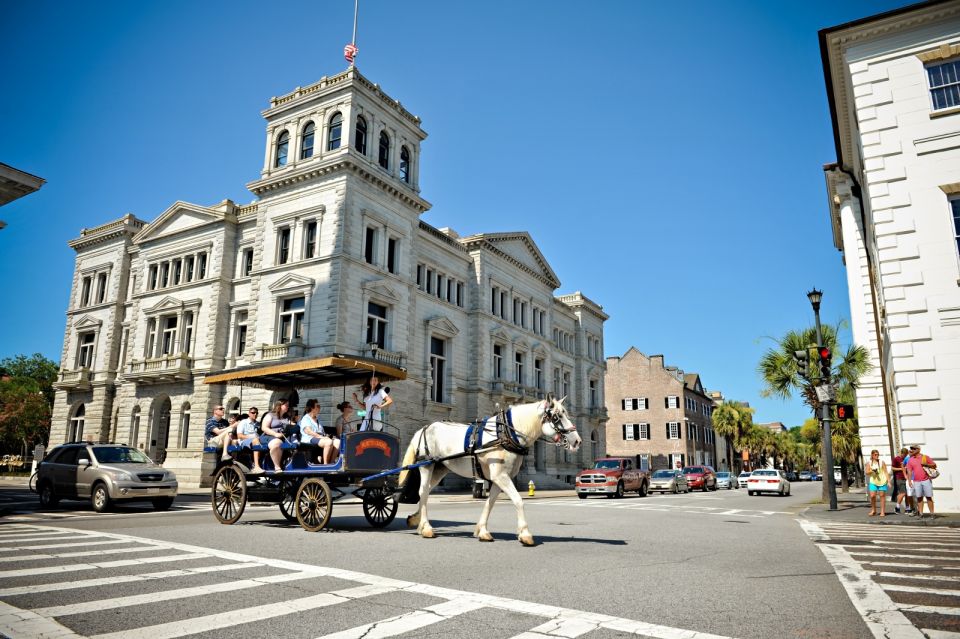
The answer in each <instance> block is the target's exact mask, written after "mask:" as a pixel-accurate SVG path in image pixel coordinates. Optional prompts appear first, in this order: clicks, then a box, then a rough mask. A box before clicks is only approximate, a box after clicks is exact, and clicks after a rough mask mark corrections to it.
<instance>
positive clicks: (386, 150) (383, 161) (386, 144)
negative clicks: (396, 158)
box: [377, 131, 390, 169]
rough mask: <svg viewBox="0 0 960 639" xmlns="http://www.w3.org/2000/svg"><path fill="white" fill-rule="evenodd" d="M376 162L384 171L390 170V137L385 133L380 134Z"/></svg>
mask: <svg viewBox="0 0 960 639" xmlns="http://www.w3.org/2000/svg"><path fill="white" fill-rule="evenodd" d="M377 162H379V163H380V166H382V167H383V168H385V169H389V168H390V136H389V135H387V132H386V131H381V132H380V153H379V154H378V155H377Z"/></svg>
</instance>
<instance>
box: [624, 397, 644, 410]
mask: <svg viewBox="0 0 960 639" xmlns="http://www.w3.org/2000/svg"><path fill="white" fill-rule="evenodd" d="M620 408H621V409H622V410H646V409H648V408H650V400H648V399H647V398H646V397H627V398H625V399H622V400H620Z"/></svg>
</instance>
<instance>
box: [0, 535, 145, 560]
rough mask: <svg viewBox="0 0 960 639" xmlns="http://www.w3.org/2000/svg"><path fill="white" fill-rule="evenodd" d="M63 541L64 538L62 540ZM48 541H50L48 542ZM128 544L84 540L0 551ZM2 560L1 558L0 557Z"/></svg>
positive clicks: (13, 547) (17, 547) (124, 542)
mask: <svg viewBox="0 0 960 639" xmlns="http://www.w3.org/2000/svg"><path fill="white" fill-rule="evenodd" d="M64 539H65V538H64ZM48 541H50V540H48ZM126 543H129V542H126V541H123V540H122V539H105V540H103V541H87V540H86V539H84V540H82V541H71V542H70V543H68V544H36V545H33V546H10V547H8V548H0V551H6V550H46V549H48V548H76V547H77V546H79V545H81V544H82V545H83V547H84V548H86V547H87V546H110V545H114V544H126ZM0 559H3V557H0Z"/></svg>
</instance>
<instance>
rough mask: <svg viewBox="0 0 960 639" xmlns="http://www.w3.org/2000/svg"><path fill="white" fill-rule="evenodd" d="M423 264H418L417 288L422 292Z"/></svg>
mask: <svg viewBox="0 0 960 639" xmlns="http://www.w3.org/2000/svg"><path fill="white" fill-rule="evenodd" d="M423 271H424V266H423V264H417V288H419V289H420V290H421V291H422V290H423Z"/></svg>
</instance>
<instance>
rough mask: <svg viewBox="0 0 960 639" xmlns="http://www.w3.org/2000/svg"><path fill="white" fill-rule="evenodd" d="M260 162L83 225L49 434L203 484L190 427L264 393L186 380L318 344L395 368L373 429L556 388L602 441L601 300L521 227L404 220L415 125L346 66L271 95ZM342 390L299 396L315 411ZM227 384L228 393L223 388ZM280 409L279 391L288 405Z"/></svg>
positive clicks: (413, 213) (548, 454)
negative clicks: (100, 445) (218, 189)
mask: <svg viewBox="0 0 960 639" xmlns="http://www.w3.org/2000/svg"><path fill="white" fill-rule="evenodd" d="M263 116H264V118H265V119H266V121H267V130H266V144H265V150H264V158H263V170H262V171H261V176H260V178H259V179H258V180H256V181H254V182H251V183H250V184H249V185H248V187H249V189H250V190H251V191H252V192H253V193H254V194H255V195H256V196H257V197H258V199H257V200H256V201H255V202H253V203H252V204H249V205H246V206H238V205H236V204H234V203H233V202H231V201H229V200H225V201H223V202H221V203H219V204H216V205H214V206H198V205H194V204H189V203H186V202H176V203H174V204H173V205H172V206H170V207H169V208H168V209H167V210H166V211H164V212H163V213H162V214H160V215H159V216H158V217H157V218H156V219H155V220H154V221H153V222H151V223H147V222H144V221H142V220H139V219H137V218H135V217H133V216H132V215H127V216H125V217H123V218H121V219H119V220H116V221H114V222H111V223H108V224H105V225H103V226H99V227H96V228H92V229H84V230H83V231H82V232H81V235H80V237H79V238H77V239H76V240H73V241H72V242H71V243H70V246H71V247H72V248H73V249H74V250H75V251H76V253H77V258H76V268H75V272H74V282H73V294H72V296H71V301H70V307H69V310H68V311H67V326H66V330H65V333H64V346H63V353H62V362H61V369H62V372H61V377H60V381H59V382H58V384H57V388H58V393H57V400H56V406H55V410H54V420H53V422H54V426H53V427H52V431H51V443H52V444H56V443H59V442H63V441H67V440H72V439H80V438H85V439H86V438H92V439H94V440H101V441H117V442H125V443H130V444H132V445H135V446H138V447H140V448H142V449H143V450H145V451H146V452H148V453H149V454H150V455H151V456H152V457H153V458H155V459H158V460H164V465H165V466H166V467H168V468H172V469H174V470H176V471H177V473H178V476H179V477H180V479H181V481H182V482H184V483H186V484H188V485H189V484H195V483H197V482H199V481H201V461H200V460H201V449H202V440H203V424H204V422H205V420H206V418H207V417H208V416H209V415H210V414H211V411H212V409H213V407H214V406H215V405H217V404H221V403H223V404H225V405H226V406H227V407H228V411H239V410H240V409H241V407H242V408H243V409H244V410H245V409H246V407H248V406H250V405H257V406H258V407H259V408H260V409H261V414H263V412H264V411H265V410H266V408H267V406H268V403H269V402H271V401H272V400H273V399H275V398H276V397H277V396H278V394H277V393H270V392H268V391H258V390H253V389H250V388H244V389H241V388H240V387H234V386H231V385H222V384H221V385H216V384H211V385H207V384H204V383H203V381H204V378H205V377H206V376H207V375H209V374H212V373H217V372H220V371H222V370H224V369H231V368H234V367H237V366H243V365H249V364H256V363H263V362H269V361H276V360H290V359H296V358H303V357H319V356H323V355H329V354H331V353H344V354H355V355H365V356H368V357H370V356H373V357H375V358H379V359H383V360H385V361H389V362H390V363H392V364H395V365H400V366H403V367H405V368H406V369H407V375H408V377H407V380H405V381H402V382H396V383H394V384H392V385H391V386H392V388H391V395H392V396H393V398H394V401H395V404H394V406H393V407H391V408H390V409H389V411H388V414H387V416H386V420H387V421H388V422H389V423H391V424H393V425H395V426H398V427H399V428H400V430H401V435H402V437H403V439H404V440H405V441H408V439H409V436H410V435H411V434H412V432H413V431H414V430H415V429H417V428H419V427H420V426H422V425H424V424H426V423H429V422H431V421H434V420H439V419H451V420H456V421H470V420H474V419H477V418H480V417H484V416H487V415H490V414H492V413H493V411H494V410H495V406H496V404H497V403H498V402H500V403H503V404H505V405H506V404H509V403H520V402H522V401H525V400H532V399H533V398H536V397H541V396H543V394H544V393H545V392H547V391H553V392H555V393H557V394H558V395H566V396H568V399H567V404H566V405H567V407H568V408H569V409H570V411H571V414H572V416H573V418H574V421H575V423H576V424H578V426H579V428H580V431H581V435H582V437H583V438H584V440H585V441H586V442H589V441H591V439H593V440H594V441H596V440H598V438H599V433H602V432H603V427H604V424H603V421H604V414H603V411H602V407H603V405H604V400H603V375H604V368H605V363H604V358H603V326H604V321H605V320H606V319H607V316H606V315H605V314H604V313H603V310H602V308H601V307H600V306H599V305H597V304H596V303H594V302H592V301H591V300H589V299H588V298H587V297H585V296H584V295H582V294H580V293H574V294H571V295H563V296H559V297H558V296H556V295H555V291H556V289H557V288H558V287H559V285H560V282H559V280H558V279H557V276H556V275H555V274H554V272H553V270H552V269H551V268H550V266H549V264H548V263H547V260H546V259H545V258H544V256H543V255H542V254H541V252H540V251H539V249H538V248H537V246H536V245H535V244H534V242H533V240H532V238H531V237H530V235H529V234H527V233H525V232H514V233H484V234H480V235H474V236H470V237H459V236H458V235H457V234H456V233H455V232H454V231H452V230H450V229H436V228H434V227H432V226H430V225H428V224H426V223H424V222H422V221H421V220H420V215H421V214H422V213H423V212H425V211H426V210H427V209H428V208H429V207H430V204H429V203H428V202H427V201H426V200H424V199H423V198H422V197H421V196H420V189H419V186H418V184H419V176H420V145H421V143H422V142H423V140H424V139H425V138H426V133H425V132H424V131H423V129H422V128H421V126H420V119H419V118H417V117H416V116H414V115H412V114H410V113H409V112H408V111H407V110H406V109H405V108H404V107H403V106H401V105H400V103H399V102H398V101H397V100H394V99H392V98H391V97H389V96H388V95H386V94H385V93H384V92H383V91H382V90H381V89H380V88H379V87H378V86H377V85H375V84H373V83H371V82H370V81H368V80H367V79H366V78H364V77H363V76H362V75H361V74H360V73H359V71H358V70H357V69H356V68H354V67H351V68H350V69H348V70H347V71H345V72H343V73H341V74H339V75H336V76H332V77H325V78H323V79H321V80H320V81H319V82H317V83H316V84H313V85H310V86H308V87H306V88H298V89H297V90H296V91H294V92H293V93H290V94H288V95H285V96H283V97H279V98H274V99H272V100H271V103H270V106H269V108H268V109H266V110H265V111H264V112H263ZM354 390H356V389H355V388H347V389H335V390H316V391H307V390H304V391H301V392H299V393H298V396H299V401H300V403H301V405H302V402H303V401H304V400H305V399H306V398H308V397H316V398H317V399H319V400H320V401H321V404H322V406H323V410H322V413H321V417H322V420H325V423H332V421H333V419H334V417H335V412H336V411H335V409H334V408H333V407H334V405H335V404H336V403H337V402H339V401H341V399H343V398H344V396H346V397H349V396H350V393H351V392H353V391H354ZM241 393H242V398H241ZM294 399H295V401H296V399H297V398H294ZM583 458H584V455H583V453H580V454H578V455H569V454H567V453H564V452H561V451H560V450H559V449H557V450H556V451H554V450H552V449H548V448H546V447H545V446H543V445H542V444H538V445H537V446H536V448H535V450H533V451H532V452H531V455H530V458H529V459H528V464H527V465H526V467H525V470H524V471H522V472H524V473H525V474H524V475H523V479H522V481H523V482H524V483H526V481H527V479H528V478H530V477H534V478H535V480H536V481H537V484H538V485H542V486H549V485H561V484H565V483H568V482H570V481H572V477H573V475H574V474H575V473H576V471H577V470H578V469H579V468H580V467H581V465H582V463H583Z"/></svg>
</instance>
